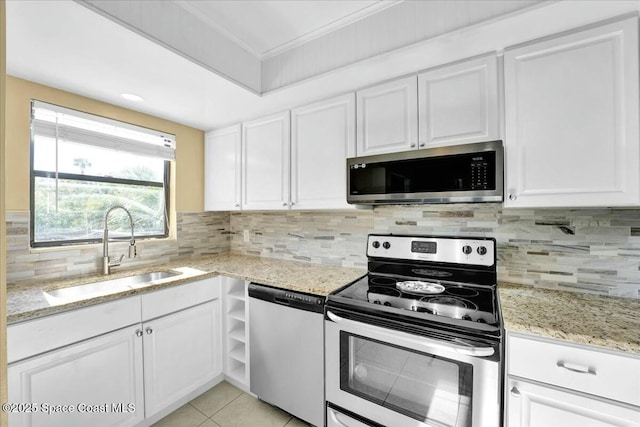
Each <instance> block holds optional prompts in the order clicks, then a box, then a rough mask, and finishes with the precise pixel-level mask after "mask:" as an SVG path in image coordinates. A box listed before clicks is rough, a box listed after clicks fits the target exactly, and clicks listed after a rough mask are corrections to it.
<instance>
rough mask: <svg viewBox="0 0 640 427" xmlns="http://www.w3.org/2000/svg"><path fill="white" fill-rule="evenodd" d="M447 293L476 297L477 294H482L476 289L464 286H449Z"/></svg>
mask: <svg viewBox="0 0 640 427" xmlns="http://www.w3.org/2000/svg"><path fill="white" fill-rule="evenodd" d="M446 293H448V294H451V295H455V296H458V297H475V296H476V295H479V294H480V292H478V291H476V290H475V289H471V288H463V287H462V286H459V287H448V288H447V290H446Z"/></svg>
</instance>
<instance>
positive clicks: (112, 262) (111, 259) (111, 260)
mask: <svg viewBox="0 0 640 427" xmlns="http://www.w3.org/2000/svg"><path fill="white" fill-rule="evenodd" d="M123 258H124V254H122V255H120V258H118V260H117V261H116V257H112V256H110V257H109V267H116V266H118V265H120V264H122V259H123Z"/></svg>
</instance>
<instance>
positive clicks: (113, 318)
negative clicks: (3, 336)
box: [7, 296, 140, 363]
mask: <svg viewBox="0 0 640 427" xmlns="http://www.w3.org/2000/svg"><path fill="white" fill-rule="evenodd" d="M135 323H140V297H139V296H134V297H129V298H124V299H121V300H117V301H112V302H108V303H104V304H97V305H93V306H90V307H85V308H81V309H78V310H73V311H68V312H65V313H59V314H53V315H51V316H45V317H42V318H39V319H34V320H29V321H26V322H21V323H16V324H13V325H9V327H8V328H7V356H8V363H12V362H15V361H17V360H21V359H25V358H27V357H31V356H35V355H36V354H40V353H44V352H46V351H49V350H53V349H56V348H60V347H63V346H65V345H69V344H72V343H75V342H79V341H82V340H85V339H88V338H91V337H95V336H98V335H101V334H104V333H107V332H111V331H115V330H116V329H120V328H124V327H125V326H129V325H133V324H135Z"/></svg>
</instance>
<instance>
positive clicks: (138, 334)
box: [136, 329, 142, 337]
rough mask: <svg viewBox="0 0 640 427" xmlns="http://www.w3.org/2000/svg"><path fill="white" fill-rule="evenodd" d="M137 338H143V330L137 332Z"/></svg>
mask: <svg viewBox="0 0 640 427" xmlns="http://www.w3.org/2000/svg"><path fill="white" fill-rule="evenodd" d="M136 336H137V337H141V336H142V329H138V330H137V331H136Z"/></svg>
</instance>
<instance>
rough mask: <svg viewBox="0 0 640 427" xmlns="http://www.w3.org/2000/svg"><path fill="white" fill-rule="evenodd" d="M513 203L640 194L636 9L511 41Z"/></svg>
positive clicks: (635, 199)
mask: <svg viewBox="0 0 640 427" xmlns="http://www.w3.org/2000/svg"><path fill="white" fill-rule="evenodd" d="M504 67H505V112H506V116H505V124H506V138H505V151H506V161H505V163H506V185H505V188H506V194H505V206H507V207H537V206H541V207H556V206H632V205H638V204H639V203H640V189H639V185H640V172H639V170H640V168H639V166H640V163H639V161H640V152H639V144H640V142H639V139H638V117H639V116H638V115H639V112H638V96H639V95H638V20H637V18H636V17H633V18H629V19H626V20H623V21H618V22H614V23H609V24H606V25H601V26H598V27H595V28H590V29H586V30H581V31H576V32H573V33H569V34H566V35H562V36H559V37H555V38H550V39H543V40H540V41H537V42H533V43H530V44H526V45H521V46H516V47H514V48H511V49H507V50H505V53H504Z"/></svg>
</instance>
